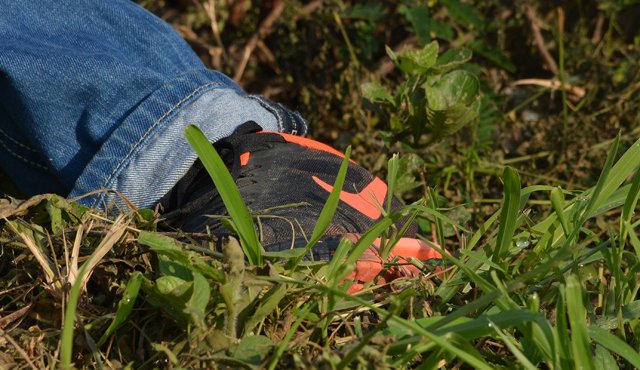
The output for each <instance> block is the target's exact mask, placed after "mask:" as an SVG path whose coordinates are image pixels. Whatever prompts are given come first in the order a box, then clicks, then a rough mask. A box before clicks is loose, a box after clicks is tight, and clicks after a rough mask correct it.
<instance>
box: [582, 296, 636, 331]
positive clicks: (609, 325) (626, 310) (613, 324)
mask: <svg viewBox="0 0 640 370" xmlns="http://www.w3.org/2000/svg"><path fill="white" fill-rule="evenodd" d="M621 314H622V324H624V323H627V322H629V321H631V320H636V319H638V318H640V300H638V301H633V302H631V303H629V304H626V305H625V306H624V307H622V312H621ZM619 323H620V319H619V318H618V317H617V316H604V317H602V318H600V319H599V320H598V321H596V323H595V325H596V326H598V327H599V328H601V329H607V330H613V329H617V328H618V324H619ZM592 326H593V325H592Z"/></svg>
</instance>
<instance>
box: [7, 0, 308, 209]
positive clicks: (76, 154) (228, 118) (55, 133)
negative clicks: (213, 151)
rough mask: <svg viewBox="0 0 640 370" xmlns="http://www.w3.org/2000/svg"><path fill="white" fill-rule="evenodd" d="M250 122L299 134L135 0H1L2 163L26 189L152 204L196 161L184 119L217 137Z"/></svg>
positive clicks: (296, 119) (297, 122)
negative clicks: (119, 195)
mask: <svg viewBox="0 0 640 370" xmlns="http://www.w3.org/2000/svg"><path fill="white" fill-rule="evenodd" d="M249 120H253V121H255V122H257V123H258V124H260V125H261V126H262V128H263V129H265V130H268V131H281V132H290V133H295V134H300V135H304V134H305V132H306V123H305V122H304V120H303V119H302V118H301V117H300V116H299V115H298V114H297V113H295V112H291V111H288V110H286V109H285V108H283V107H282V106H280V105H279V104H275V103H272V102H270V101H267V100H266V99H263V98H260V97H257V96H251V95H247V94H246V93H244V92H243V91H242V89H241V88H240V87H239V86H238V85H236V84H235V83H234V82H233V81H232V80H231V79H229V78H228V77H226V76H225V75H223V74H221V73H219V72H217V71H213V70H208V69H207V68H206V67H205V66H204V65H203V63H202V62H201V61H200V59H199V58H198V57H197V56H196V55H195V53H194V52H193V51H192V50H191V49H190V48H189V46H188V45H187V44H186V43H185V42H184V41H183V40H182V38H181V37H180V36H179V35H178V34H177V33H176V32H175V31H174V30H173V29H172V28H171V27H170V26H169V25H167V24H166V23H165V22H163V21H162V20H160V19H159V18H157V17H155V16H154V15H152V14H151V13H149V12H148V11H146V10H144V9H142V8H141V7H140V6H138V5H137V4H135V3H132V2H129V1H125V0H109V1H95V0H91V1H89V0H87V1H71V0H62V1H61V0H51V1H49V0H47V1H42V0H39V1H35V0H25V1H15V0H0V165H1V167H2V170H3V171H4V172H5V173H7V174H8V175H9V177H10V178H11V179H12V180H13V181H14V182H15V183H16V185H18V187H19V188H20V189H21V190H22V191H23V192H25V193H26V194H27V195H32V194H37V193H46V192H51V193H58V194H61V195H65V196H69V197H75V196H79V195H83V194H85V193H87V192H91V191H93V190H97V189H113V190H116V191H118V192H120V193H122V194H124V195H125V196H126V197H127V198H128V199H129V200H131V201H132V202H133V203H134V204H135V205H137V206H139V207H152V206H153V205H154V204H155V203H156V202H157V201H158V200H159V199H160V198H161V197H162V196H163V195H164V194H165V193H166V192H168V191H169V190H170V189H171V187H172V186H173V185H174V184H175V183H176V182H177V181H178V180H179V179H180V178H181V177H182V176H183V175H184V174H185V173H186V172H187V170H188V169H189V168H190V166H191V165H192V164H193V162H194V161H195V158H196V155H195V153H194V152H193V150H192V149H191V147H190V146H189V144H188V143H187V141H186V139H185V138H184V136H183V131H184V129H185V127H186V126H187V125H188V124H190V123H194V124H196V125H198V126H199V127H200V128H201V129H202V131H203V132H204V133H205V134H206V135H207V137H208V138H209V139H210V140H211V141H212V142H215V141H216V140H219V139H221V138H223V137H226V136H228V135H230V134H231V133H232V132H233V131H234V129H235V128H237V127H238V126H239V125H240V124H242V123H244V122H246V121H249ZM116 199H117V197H116V196H115V195H114V194H113V193H106V192H102V193H100V194H98V195H96V196H93V197H88V198H84V199H83V200H82V202H84V203H85V204H87V205H91V206H98V207H105V206H106V205H107V204H108V203H109V202H111V201H113V200H116Z"/></svg>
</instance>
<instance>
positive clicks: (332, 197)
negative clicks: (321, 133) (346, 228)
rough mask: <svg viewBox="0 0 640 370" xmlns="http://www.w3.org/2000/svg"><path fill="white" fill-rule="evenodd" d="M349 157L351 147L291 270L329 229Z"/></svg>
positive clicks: (293, 261) (345, 174) (338, 200)
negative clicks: (302, 250)
mask: <svg viewBox="0 0 640 370" xmlns="http://www.w3.org/2000/svg"><path fill="white" fill-rule="evenodd" d="M350 157H351V147H348V148H347V150H346V152H345V154H344V159H343V160H342V164H341V165H340V169H339V170H338V174H337V175H336V181H335V182H334V184H333V190H331V193H330V194H329V198H327V201H326V203H325V204H324V206H323V207H322V211H320V216H318V221H316V226H315V227H314V228H313V233H311V239H310V240H309V242H308V243H307V245H306V247H305V251H304V253H301V254H300V255H299V256H297V257H295V258H294V259H293V260H292V263H291V268H292V269H295V267H296V266H297V265H298V263H300V261H301V260H302V258H304V256H305V255H306V254H307V253H309V251H310V250H311V248H313V246H314V245H315V244H316V243H317V242H318V240H320V238H321V237H322V235H324V233H325V231H327V228H328V227H329V224H330V223H331V221H332V220H333V215H335V213H336V209H337V208H338V203H339V202H340V192H341V191H342V187H343V186H344V179H345V178H346V176H347V169H348V168H349V158H350Z"/></svg>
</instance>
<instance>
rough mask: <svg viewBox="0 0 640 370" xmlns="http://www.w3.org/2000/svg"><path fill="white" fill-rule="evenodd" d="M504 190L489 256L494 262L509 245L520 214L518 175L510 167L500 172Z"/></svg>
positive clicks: (498, 261) (507, 249)
mask: <svg viewBox="0 0 640 370" xmlns="http://www.w3.org/2000/svg"><path fill="white" fill-rule="evenodd" d="M502 180H503V182H504V192H503V196H502V211H501V212H500V226H499V229H498V237H497V240H496V247H495V249H494V251H493V255H492V256H491V260H492V261H493V262H494V263H500V262H501V261H502V258H503V257H504V256H505V255H506V253H507V252H508V251H509V248H510V247H511V243H512V239H513V234H514V232H515V230H516V226H517V220H518V217H519V216H520V215H519V213H520V176H519V175H518V172H516V170H514V169H513V168H511V167H508V166H507V167H505V168H504V172H503V174H502Z"/></svg>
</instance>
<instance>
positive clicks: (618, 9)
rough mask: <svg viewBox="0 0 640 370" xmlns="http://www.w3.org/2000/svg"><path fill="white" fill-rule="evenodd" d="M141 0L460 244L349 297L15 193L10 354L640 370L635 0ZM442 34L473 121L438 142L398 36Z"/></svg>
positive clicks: (6, 293) (280, 270)
mask: <svg viewBox="0 0 640 370" xmlns="http://www.w3.org/2000/svg"><path fill="white" fill-rule="evenodd" d="M141 5H143V6H144V7H146V8H147V9H149V10H151V11H152V12H154V13H155V14H156V15H157V16H159V17H161V18H162V19H164V20H166V21H167V22H169V23H170V24H171V25H172V26H173V27H174V28H175V29H176V30H177V31H178V32H179V33H180V34H181V35H182V36H183V37H184V38H185V40H187V42H188V43H189V44H190V45H191V46H192V47H193V49H194V50H195V51H196V52H197V53H198V55H199V56H200V57H201V59H202V60H203V62H204V63H205V64H206V65H207V66H209V67H211V68H215V69H218V70H221V71H223V72H224V73H226V74H227V75H229V76H231V77H232V78H234V79H235V80H236V81H238V82H239V83H240V84H241V85H242V86H243V88H245V89H246V90H247V91H248V92H250V93H254V94H261V95H265V96H267V97H269V98H270V99H273V100H276V101H279V102H281V103H283V104H285V105H287V106H289V107H292V108H294V109H296V110H298V111H299V112H300V113H301V114H302V115H303V116H305V117H306V118H307V120H308V122H309V123H310V127H311V130H310V136H311V137H313V138H316V139H319V140H321V141H324V142H328V143H330V144H332V145H334V146H335V147H337V148H338V149H340V150H343V151H344V150H346V149H347V147H349V146H350V147H351V149H352V157H353V158H355V159H356V160H357V161H358V162H359V163H361V164H362V165H364V166H365V167H367V168H369V169H371V170H372V171H373V172H375V173H376V174H378V175H379V176H380V177H382V178H390V177H388V176H390V175H389V174H393V173H395V172H396V171H397V175H396V176H395V177H394V178H395V179H396V181H395V183H396V187H395V189H396V193H397V195H398V196H399V197H401V198H402V199H403V200H404V201H405V202H406V203H407V204H413V208H408V209H407V211H406V212H410V211H412V210H417V217H418V219H419V222H420V225H421V227H422V229H423V232H424V234H425V235H426V236H427V239H428V240H429V241H431V242H438V243H440V245H442V246H444V247H446V249H447V250H448V251H449V252H450V257H448V258H446V259H445V260H444V261H442V262H433V261H431V262H428V263H426V264H425V265H423V264H422V263H421V262H419V261H415V262H414V263H415V264H416V265H418V266H420V267H421V268H422V269H423V272H424V274H422V275H421V276H420V277H416V278H413V279H403V280H398V281H396V282H395V283H393V284H387V285H383V286H372V287H367V288H365V290H364V291H362V292H361V293H359V294H358V295H349V294H346V293H345V291H346V289H347V288H346V287H344V286H341V285H340V283H339V282H340V279H339V276H342V275H344V274H346V273H347V272H348V271H346V270H344V268H345V267H346V268H348V267H349V264H344V265H343V264H340V263H337V262H336V263H332V264H328V265H326V264H314V265H307V264H302V265H300V264H296V263H295V260H296V259H295V258H292V256H279V257H277V258H275V257H271V258H270V257H266V261H267V263H266V264H259V265H257V266H256V265H252V264H251V261H250V260H249V261H248V262H245V259H244V258H238V255H240V254H239V253H240V252H241V251H242V249H241V248H240V247H239V246H238V245H235V244H234V243H233V242H230V243H231V244H229V245H228V247H227V248H226V249H225V250H226V251H227V252H226V254H224V255H222V254H220V253H219V252H216V251H214V250H212V245H211V244H212V243H211V242H210V238H208V237H207V236H203V235H191V236H188V235H183V234H180V233H175V232H158V230H157V222H158V214H157V213H156V212H154V210H140V211H138V212H129V213H126V214H125V215H123V217H122V218H118V219H114V218H113V217H110V218H107V217H106V216H105V215H103V214H102V213H100V212H98V211H96V210H91V209H87V208H84V207H81V206H79V205H77V204H75V203H71V202H69V201H67V200H65V199H63V198H61V197H56V196H41V197H38V198H33V199H31V200H29V201H28V202H26V203H24V202H22V201H20V200H17V199H9V198H7V199H6V200H3V201H2V203H0V216H2V218H3V221H2V229H1V232H0V244H1V245H2V260H1V265H0V273H1V274H2V279H0V330H2V331H1V332H0V349H1V350H0V352H2V354H0V367H7V368H9V367H13V366H20V367H32V368H33V367H35V368H45V367H60V366H61V363H62V365H64V364H65V363H72V364H73V365H74V366H76V367H83V366H88V367H115V368H119V367H125V366H129V367H132V368H139V367H141V368H151V367H168V368H173V367H187V368H192V367H203V368H212V367H248V368H252V367H267V366H271V367H274V368H275V367H279V368H290V367H300V368H306V367H310V366H314V367H322V368H325V367H326V368H334V367H335V368H344V367H362V368H370V367H380V368H386V367H398V368H404V367H420V366H424V367H427V368H438V367H443V368H577V367H583V368H603V369H604V368H606V369H609V368H615V367H616V366H617V367H619V368H634V367H640V354H639V353H638V351H637V348H639V347H640V321H639V318H640V297H638V290H639V285H638V282H639V275H638V271H640V240H639V239H638V237H637V235H636V229H637V227H638V217H637V216H635V214H634V212H633V211H634V210H635V209H636V208H637V207H636V204H637V198H638V193H639V188H640V176H638V172H637V168H638V165H639V164H640V144H639V143H638V141H637V140H638V138H639V137H640V125H638V123H639V122H638V121H639V119H640V111H639V110H640V92H639V91H640V68H639V67H640V65H639V63H638V60H640V58H639V57H640V55H639V54H640V23H638V22H637V21H636V20H637V18H638V16H640V4H638V3H637V2H635V1H633V0H598V1H589V2H585V1H568V2H562V3H561V4H560V3H558V4H555V3H551V2H536V1H530V2H526V3H525V2H522V3H521V2H515V3H513V2H506V1H500V0H477V1H461V0H446V1H442V0H441V1H427V2H421V1H410V0H404V1H398V2H386V1H367V2H359V1H330V0H326V1H320V0H313V1H289V0H272V1H263V2H259V1H251V0H235V1H232V0H228V1H227V0H220V1H213V0H212V1H198V0H195V1H187V0H181V1H178V0H176V1H154V0H149V1H142V2H141ZM432 41H437V42H438V45H437V47H436V51H437V52H439V54H440V56H441V58H442V55H443V54H444V53H446V52H447V51H448V50H462V48H464V50H469V51H471V52H472V54H473V56H472V57H471V59H470V60H468V61H466V59H465V61H464V63H462V64H460V65H457V66H456V68H457V70H462V71H465V72H464V73H469V74H471V75H474V76H477V87H478V94H471V96H470V98H469V99H470V100H469V101H467V102H466V103H465V104H466V105H465V106H469V107H471V106H473V107H474V108H473V109H470V111H471V110H473V112H475V113H477V117H476V116H474V119H473V120H471V121H470V122H469V123H468V124H466V125H465V126H464V127H462V128H461V129H460V130H458V131H456V132H453V133H451V134H447V135H442V136H438V135H436V134H435V131H434V129H433V126H429V125H425V124H423V123H422V122H427V120H426V119H425V118H424V117H422V116H420V117H422V118H421V119H416V120H414V121H412V120H413V118H412V117H416V115H417V114H418V113H415V112H420V111H421V109H422V108H424V107H425V104H426V106H427V107H432V106H430V105H429V104H432V103H433V101H434V98H431V95H429V94H432V93H433V91H435V90H434V89H435V88H433V86H434V85H435V84H436V82H437V81H441V80H442V78H444V77H443V76H445V74H444V72H442V73H441V71H437V70H435V69H433V68H434V67H433V66H432V67H430V68H431V69H428V68H425V69H424V70H421V71H418V72H415V71H414V72H411V71H409V70H408V69H407V68H406V67H402V64H401V63H394V61H393V59H392V58H391V56H390V55H389V53H388V52H387V51H386V48H385V47H388V48H389V49H390V50H391V51H395V54H401V55H406V54H402V53H403V52H406V51H407V50H426V49H427V48H428V45H429V44H430V42H432ZM456 48H461V49H456ZM391 54H392V55H394V54H393V53H391ZM401 59H402V57H401ZM440 60H442V59H440ZM404 66H406V65H404ZM465 76H466V74H465ZM439 78H440V80H439ZM418 82H419V83H418ZM367 86H368V87H371V86H376V87H379V88H380V89H382V90H375V91H376V92H377V93H376V94H373V93H371V91H372V90H371V89H370V88H369V89H368V88H367ZM422 86H427V88H426V89H424V88H422ZM403 89H404V90H403ZM430 89H431V90H430ZM381 91H386V92H387V93H388V94H390V95H391V100H393V99H395V98H396V97H397V96H399V98H398V99H397V100H395V103H392V102H390V101H386V102H385V100H384V98H381V97H382V96H383V95H381V94H382V92H381ZM399 91H404V92H405V94H404V95H403V94H397V93H398V92H399ZM465 91H466V90H465ZM425 95H426V98H425ZM454 95H455V94H454ZM407 96H410V97H411V99H405V98H406V97H407ZM458 97H459V96H458ZM403 99H404V100H403ZM476 102H477V103H476ZM396 103H397V104H396ZM474 104H477V105H474ZM463 105H464V104H463ZM422 110H424V109H422ZM465 112H466V111H465ZM446 114H450V115H452V114H453V113H451V111H447V113H446ZM429 117H431V116H429ZM429 119H432V118H429ZM412 122H418V123H419V124H418V125H413V124H412ZM429 122H431V121H429ZM394 153H399V157H397V159H393V160H391V159H392V156H393V154H394ZM390 160H391V161H390ZM2 190H3V192H4V193H6V194H9V195H13V196H15V197H19V192H18V191H17V190H16V189H14V188H13V187H11V185H10V184H9V182H8V181H7V180H6V179H4V180H3V181H2ZM381 233H383V234H384V233H388V234H387V235H388V236H389V237H390V239H393V236H394V235H395V234H394V230H389V231H384V232H382V231H381ZM176 240H179V241H176ZM245 247H246V246H245ZM254 247H255V246H254ZM249 248H251V247H249ZM74 249H77V250H78V251H79V256H80V257H79V258H78V259H77V260H75V259H74V258H73V255H74V253H73V250H74ZM357 250H358V248H357V246H356V247H355V248H354V249H353V250H352V253H356V252H354V251H357ZM234 251H235V254H234ZM245 251H246V250H245ZM90 255H91V256H93V257H89V256H90ZM283 260H285V261H288V262H286V263H283ZM91 261H94V262H95V263H91V264H88V263H87V262H91ZM83 264H84V265H83ZM80 266H85V267H84V268H85V269H87V271H91V274H90V275H83V272H85V271H84V270H83V269H82V268H80ZM89 266H91V267H92V268H89ZM436 267H438V268H439V270H434V268H436ZM434 271H439V273H434ZM83 280H85V281H86V288H84V289H81V288H82V284H80V283H77V284H75V285H74V282H77V281H80V282H81V281H83ZM72 286H74V287H75V290H74V289H71V287H72ZM76 300H77V301H76ZM74 302H77V309H76V304H75V303H74ZM70 309H72V310H73V309H76V310H75V312H74V311H69V310H70ZM65 320H67V321H65ZM69 320H71V321H69ZM65 323H66V325H65ZM74 323H75V324H74ZM72 324H74V325H72ZM63 328H66V329H67V332H65V333H63ZM71 329H73V330H71ZM59 361H61V362H59Z"/></svg>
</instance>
